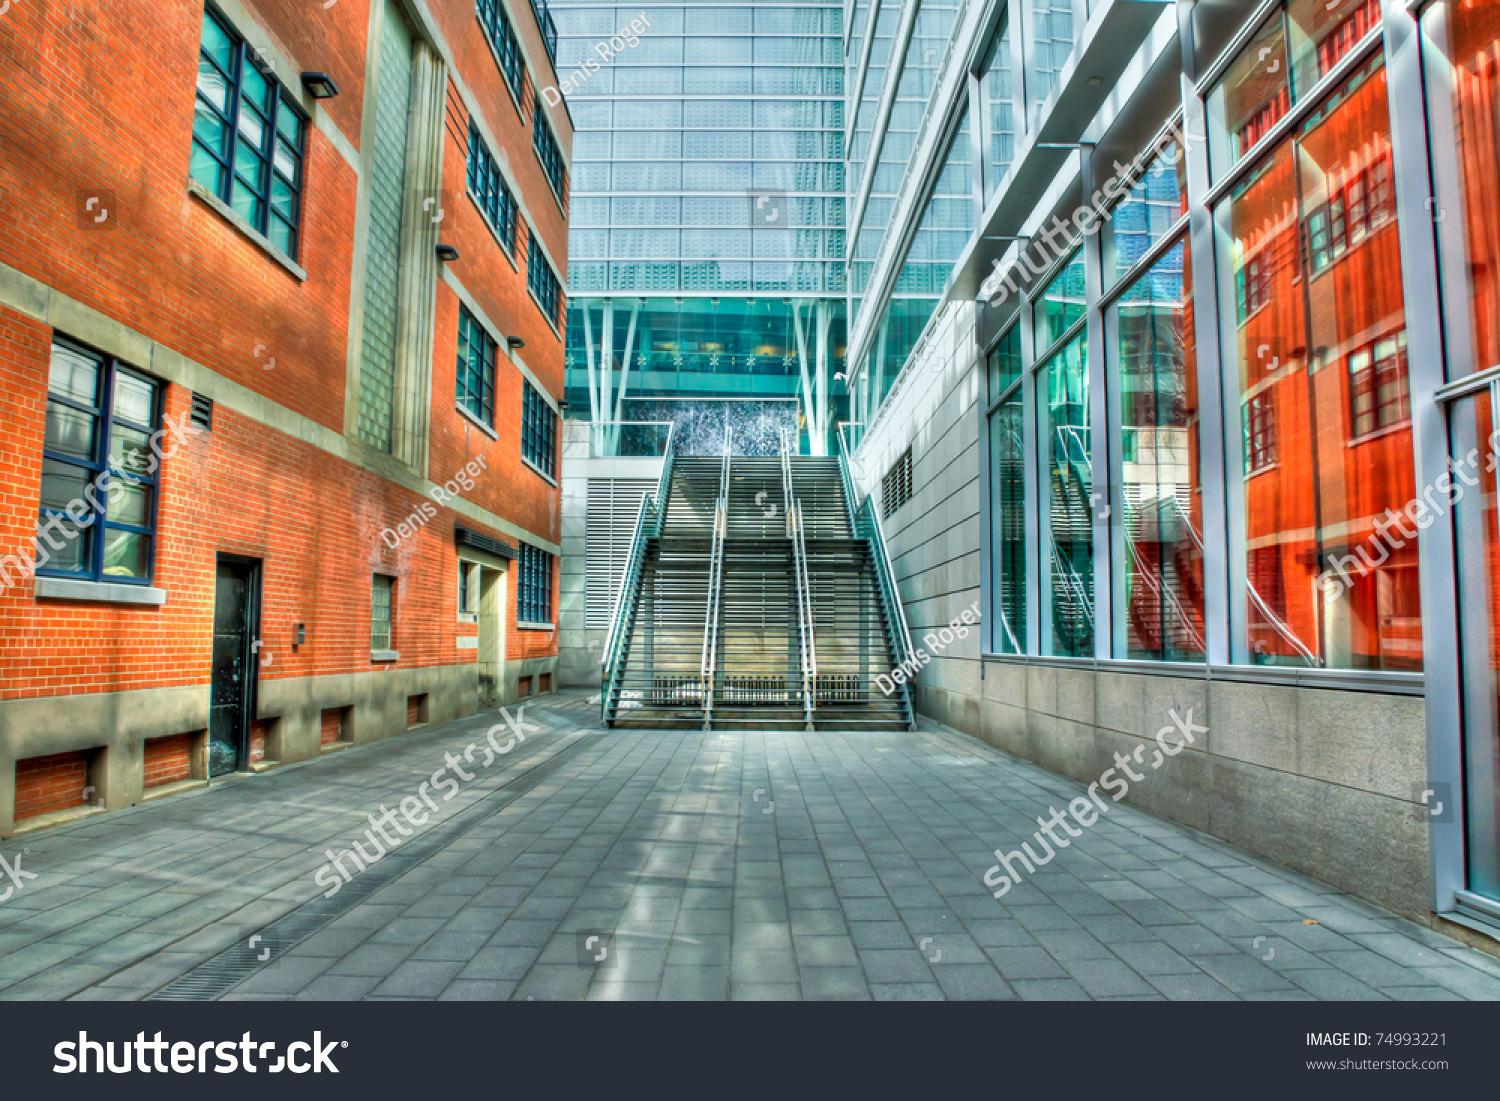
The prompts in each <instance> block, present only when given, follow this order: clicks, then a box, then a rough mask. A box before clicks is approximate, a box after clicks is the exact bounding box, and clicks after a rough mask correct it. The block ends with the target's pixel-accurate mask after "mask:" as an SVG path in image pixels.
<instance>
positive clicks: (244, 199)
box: [229, 177, 261, 226]
mask: <svg viewBox="0 0 1500 1101" xmlns="http://www.w3.org/2000/svg"><path fill="white" fill-rule="evenodd" d="M229 205H230V206H231V207H233V208H234V212H235V213H236V214H238V215H239V216H240V217H241V218H243V219H245V221H247V222H249V223H250V224H251V225H252V226H258V225H260V217H261V201H260V198H259V197H258V196H257V195H256V194H255V192H253V191H251V190H250V189H249V188H248V187H246V186H245V184H244V181H242V180H240V179H239V178H238V177H236V178H235V181H234V186H233V188H232V189H231V191H230V193H229Z"/></svg>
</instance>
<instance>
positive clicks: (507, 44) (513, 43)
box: [476, 0, 526, 100]
mask: <svg viewBox="0 0 1500 1101" xmlns="http://www.w3.org/2000/svg"><path fill="white" fill-rule="evenodd" d="M476 11H477V12H478V13H479V22H480V24H481V25H482V26H483V27H484V33H485V35H486V36H487V37H488V38H489V40H490V45H491V46H492V47H494V50H495V60H496V61H498V62H499V64H500V72H501V74H502V75H503V76H504V77H505V83H507V84H509V85H510V90H511V91H512V92H514V93H515V96H516V99H518V100H519V99H520V98H521V78H522V76H523V75H524V74H525V72H526V63H525V62H524V61H523V60H522V59H521V44H520V42H518V41H517V40H516V32H515V28H514V27H512V26H511V24H510V18H509V17H508V16H507V15H506V14H505V5H504V3H503V2H502V0H478V3H477V5H476Z"/></svg>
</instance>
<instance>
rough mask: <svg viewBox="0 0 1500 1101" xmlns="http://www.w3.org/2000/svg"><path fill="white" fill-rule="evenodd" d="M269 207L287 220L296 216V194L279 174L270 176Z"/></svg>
mask: <svg viewBox="0 0 1500 1101" xmlns="http://www.w3.org/2000/svg"><path fill="white" fill-rule="evenodd" d="M271 209H272V210H274V211H275V212H276V213H277V214H280V215H281V216H282V217H283V218H285V219H286V220H287V221H292V220H293V219H295V218H296V217H297V194H296V192H294V191H293V190H292V189H291V187H290V185H288V184H287V182H286V181H285V180H283V179H282V178H281V177H280V176H273V177H272V178H271Z"/></svg>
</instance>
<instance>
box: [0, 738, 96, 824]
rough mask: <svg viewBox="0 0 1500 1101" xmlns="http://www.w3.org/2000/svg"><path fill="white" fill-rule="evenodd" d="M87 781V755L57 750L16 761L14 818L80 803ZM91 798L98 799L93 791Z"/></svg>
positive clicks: (81, 752) (27, 816)
mask: <svg viewBox="0 0 1500 1101" xmlns="http://www.w3.org/2000/svg"><path fill="white" fill-rule="evenodd" d="M87 783H88V755H87V754H86V753H85V752H84V751H82V750H80V751H78V752H76V753H56V754H53V755H52V756H50V757H31V758H28V759H26V760H22V761H17V762H16V821H18V822H19V821H20V820H21V819H23V818H35V817H36V816H37V815H39V814H51V813H52V812H53V811H59V810H67V809H68V808H69V807H78V806H82V805H83V804H84V802H85V799H84V797H83V789H84V785H85V784H87ZM89 795H90V799H91V800H92V801H97V796H96V795H95V793H93V792H90V793H89Z"/></svg>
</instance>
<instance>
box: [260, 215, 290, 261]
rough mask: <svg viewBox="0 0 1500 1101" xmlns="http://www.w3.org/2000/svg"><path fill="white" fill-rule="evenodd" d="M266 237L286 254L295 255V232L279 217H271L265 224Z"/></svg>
mask: <svg viewBox="0 0 1500 1101" xmlns="http://www.w3.org/2000/svg"><path fill="white" fill-rule="evenodd" d="M266 237H267V238H268V239H269V240H270V242H271V244H273V245H275V246H276V247H277V248H279V249H280V250H281V251H282V252H284V253H286V255H288V256H296V255H297V234H296V232H295V231H294V230H293V229H292V227H291V226H289V225H287V224H286V223H285V222H283V221H282V220H281V219H280V218H276V217H272V218H271V219H270V222H269V224H268V225H267V226H266Z"/></svg>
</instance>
